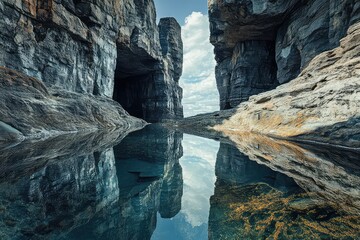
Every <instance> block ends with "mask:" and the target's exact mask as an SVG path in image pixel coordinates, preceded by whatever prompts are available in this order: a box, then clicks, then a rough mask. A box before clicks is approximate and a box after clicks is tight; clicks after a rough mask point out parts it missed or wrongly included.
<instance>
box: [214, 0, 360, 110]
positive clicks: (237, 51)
mask: <svg viewBox="0 0 360 240" xmlns="http://www.w3.org/2000/svg"><path fill="white" fill-rule="evenodd" d="M209 19H210V30H211V37H210V40H211V43H212V44H213V45H214V46H215V50H214V51H215V55H216V60H217V63H218V64H217V67H216V80H217V86H218V90H219V93H220V109H228V108H234V107H236V106H237V105H238V104H239V103H241V102H244V101H246V100H247V99H248V98H249V97H250V96H252V95H255V94H258V93H261V92H264V91H267V90H271V89H273V88H275V87H276V86H277V85H279V84H283V83H286V82H288V81H290V80H292V79H294V78H295V77H297V75H298V74H299V73H300V72H301V71H302V70H303V69H304V68H305V67H306V66H307V65H308V64H309V62H310V61H311V60H312V59H313V58H314V57H315V56H316V55H318V54H320V53H321V52H324V51H326V50H330V49H333V48H335V47H336V46H338V42H339V40H340V39H341V38H342V37H344V35H345V34H346V31H347V29H348V27H349V26H351V25H352V24H354V23H356V22H358V21H359V19H360V4H359V3H358V2H357V1H356V0H343V1H340V2H339V1H335V0H331V1H328V0H315V1H308V0H291V1H288V0H280V1H267V0H256V1H255V0H240V1H234V0H231V1H223V0H211V1H209Z"/></svg>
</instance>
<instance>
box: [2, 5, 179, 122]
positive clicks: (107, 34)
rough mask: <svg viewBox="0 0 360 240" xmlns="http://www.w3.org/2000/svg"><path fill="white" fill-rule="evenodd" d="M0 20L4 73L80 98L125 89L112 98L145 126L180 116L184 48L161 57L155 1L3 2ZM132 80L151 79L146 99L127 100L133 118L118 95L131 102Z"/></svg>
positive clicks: (109, 93)
mask: <svg viewBox="0 0 360 240" xmlns="http://www.w3.org/2000/svg"><path fill="white" fill-rule="evenodd" d="M0 15H1V16H3V17H2V18H1V19H0V66H5V67H8V68H11V69H15V70H18V71H20V72H23V73H25V74H27V75H28V76H31V77H35V78H37V79H39V80H42V81H43V82H44V83H45V84H46V86H48V87H53V86H56V87H60V88H62V89H64V90H67V91H71V92H76V93H81V94H93V95H100V96H106V97H113V94H114V88H126V89H121V90H119V89H117V90H115V96H114V99H115V100H117V101H119V102H120V103H121V104H123V105H124V108H125V109H126V110H127V111H128V112H129V113H130V114H134V115H138V116H139V117H142V118H144V119H146V120H148V121H160V120H161V119H164V118H176V117H182V105H181V97H182V94H181V88H180V87H179V86H178V83H177V81H178V78H179V77H180V75H181V69H180V68H181V67H182V58H181V57H179V56H177V55H182V48H179V49H178V50H177V51H178V52H177V54H175V52H174V54H172V55H169V56H167V57H164V56H163V55H162V49H161V46H160V39H159V29H158V26H157V24H156V10H155V5H154V2H153V0H123V1H120V0H106V1H103V0H90V1H82V0H81V1H78V0H67V1H57V0H15V1H14V0H1V1H0ZM174 29H176V30H178V29H177V28H174ZM169 31H170V29H169ZM179 31H180V29H179ZM163 34H165V33H163ZM171 34H173V35H174V34H175V32H174V33H171ZM171 34H170V33H169V35H171ZM176 34H178V37H175V35H174V37H173V38H172V40H174V41H181V35H180V32H177V33H176ZM169 40H170V39H169ZM170 45H171V46H172V45H174V46H175V45H179V46H181V45H182V43H180V42H179V43H176V42H173V43H171V44H170V43H169V46H170ZM171 57H175V58H174V59H172V58H171ZM177 61H181V62H177ZM169 62H171V63H173V65H171V64H169ZM173 68H174V69H173ZM134 79H142V80H144V79H147V81H143V82H140V83H138V84H140V85H144V87H142V88H137V90H138V92H140V93H145V94H141V96H137V97H136V98H135V99H133V98H130V99H129V101H130V102H131V103H133V105H135V110H136V111H134V110H133V109H132V108H133V106H132V105H131V104H128V103H127V102H126V101H123V102H121V101H120V100H121V99H119V97H118V96H116V94H117V93H118V92H121V93H127V92H128V93H129V94H128V95H127V96H129V95H132V92H133V90H132V87H133V84H124V81H128V80H129V81H130V82H134ZM135 82H136V81H135ZM136 84H137V83H135V85H136ZM129 101H128V102H129ZM137 112H140V113H141V114H136V113H137Z"/></svg>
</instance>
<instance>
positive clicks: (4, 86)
mask: <svg viewBox="0 0 360 240" xmlns="http://www.w3.org/2000/svg"><path fill="white" fill-rule="evenodd" d="M145 124H146V123H145V122H144V121H143V120H141V119H138V118H135V117H132V116H130V115H129V114H128V113H127V112H126V111H125V110H124V109H123V108H122V107H121V106H120V104H118V103H117V102H115V101H113V100H111V99H109V98H106V97H102V96H94V95H92V94H80V93H75V92H68V91H65V90H63V89H60V88H47V87H45V85H44V84H43V83H42V82H41V81H39V80H37V79H35V78H32V77H28V76H26V75H24V74H20V73H18V72H16V71H14V70H10V69H8V68H3V67H0V132H1V133H2V134H1V136H0V141H9V140H23V139H24V138H42V137H48V136H51V135H58V134H62V133H66V132H75V131H96V130H99V129H108V130H110V129H115V128H119V129H122V130H123V131H128V130H130V129H137V128H141V127H143V126H144V125H145Z"/></svg>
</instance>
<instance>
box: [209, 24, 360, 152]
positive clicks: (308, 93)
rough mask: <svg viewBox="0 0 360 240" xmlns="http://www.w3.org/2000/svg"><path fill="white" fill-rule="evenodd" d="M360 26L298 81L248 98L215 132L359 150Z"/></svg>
mask: <svg viewBox="0 0 360 240" xmlns="http://www.w3.org/2000/svg"><path fill="white" fill-rule="evenodd" d="M359 39H360V24H359V23H358V24H355V25H353V26H352V27H350V28H349V31H348V35H347V36H346V37H345V38H344V39H342V40H341V43H340V47H338V48H335V49H334V50H331V51H328V52H324V53H322V54H320V55H319V56H317V57H315V58H314V59H313V60H312V61H311V62H310V63H309V65H308V67H307V68H305V69H304V70H303V72H302V73H301V74H300V76H299V77H298V78H296V79H295V80H293V81H291V82H289V83H286V84H283V85H281V86H279V87H277V89H275V90H272V91H269V92H266V93H262V94H259V95H256V96H253V97H251V98H250V100H249V101H248V102H244V103H242V104H240V105H239V107H238V108H237V112H236V113H235V114H234V115H233V116H232V117H230V118H229V119H228V120H225V121H224V122H223V123H222V124H219V125H218V126H215V129H217V130H220V131H225V132H229V133H230V132H232V133H235V132H238V133H240V132H243V131H252V132H257V133H261V134H266V135H271V136H276V137H283V138H291V139H296V140H306V141H318V142H324V143H332V144H337V145H342V146H346V147H354V148H360V141H359V135H360V132H359V131H360V130H359V119H360V112H359V109H360V94H359V86H360V58H359V51H360V45H359Z"/></svg>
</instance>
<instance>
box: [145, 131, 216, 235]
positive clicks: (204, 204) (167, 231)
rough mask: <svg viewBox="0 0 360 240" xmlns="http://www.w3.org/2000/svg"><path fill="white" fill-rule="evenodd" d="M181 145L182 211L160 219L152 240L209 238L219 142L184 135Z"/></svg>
mask: <svg viewBox="0 0 360 240" xmlns="http://www.w3.org/2000/svg"><path fill="white" fill-rule="evenodd" d="M182 145H183V149H184V155H183V157H182V158H181V159H180V164H181V166H182V169H183V179H184V190H183V191H184V192H183V196H182V201H181V202H182V209H181V211H180V213H179V214H177V215H176V216H175V217H173V218H172V219H162V218H161V217H160V216H158V221H157V227H156V230H155V232H154V234H153V236H152V238H151V239H153V240H156V239H159V240H160V239H174V240H176V239H208V219H209V211H210V201H209V199H210V197H211V196H212V195H213V194H214V184H215V181H216V177H215V162H216V155H217V152H218V150H219V143H218V142H215V141H213V140H208V139H204V138H200V137H196V136H191V135H184V139H183V141H182ZM194 183H196V184H194Z"/></svg>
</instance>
